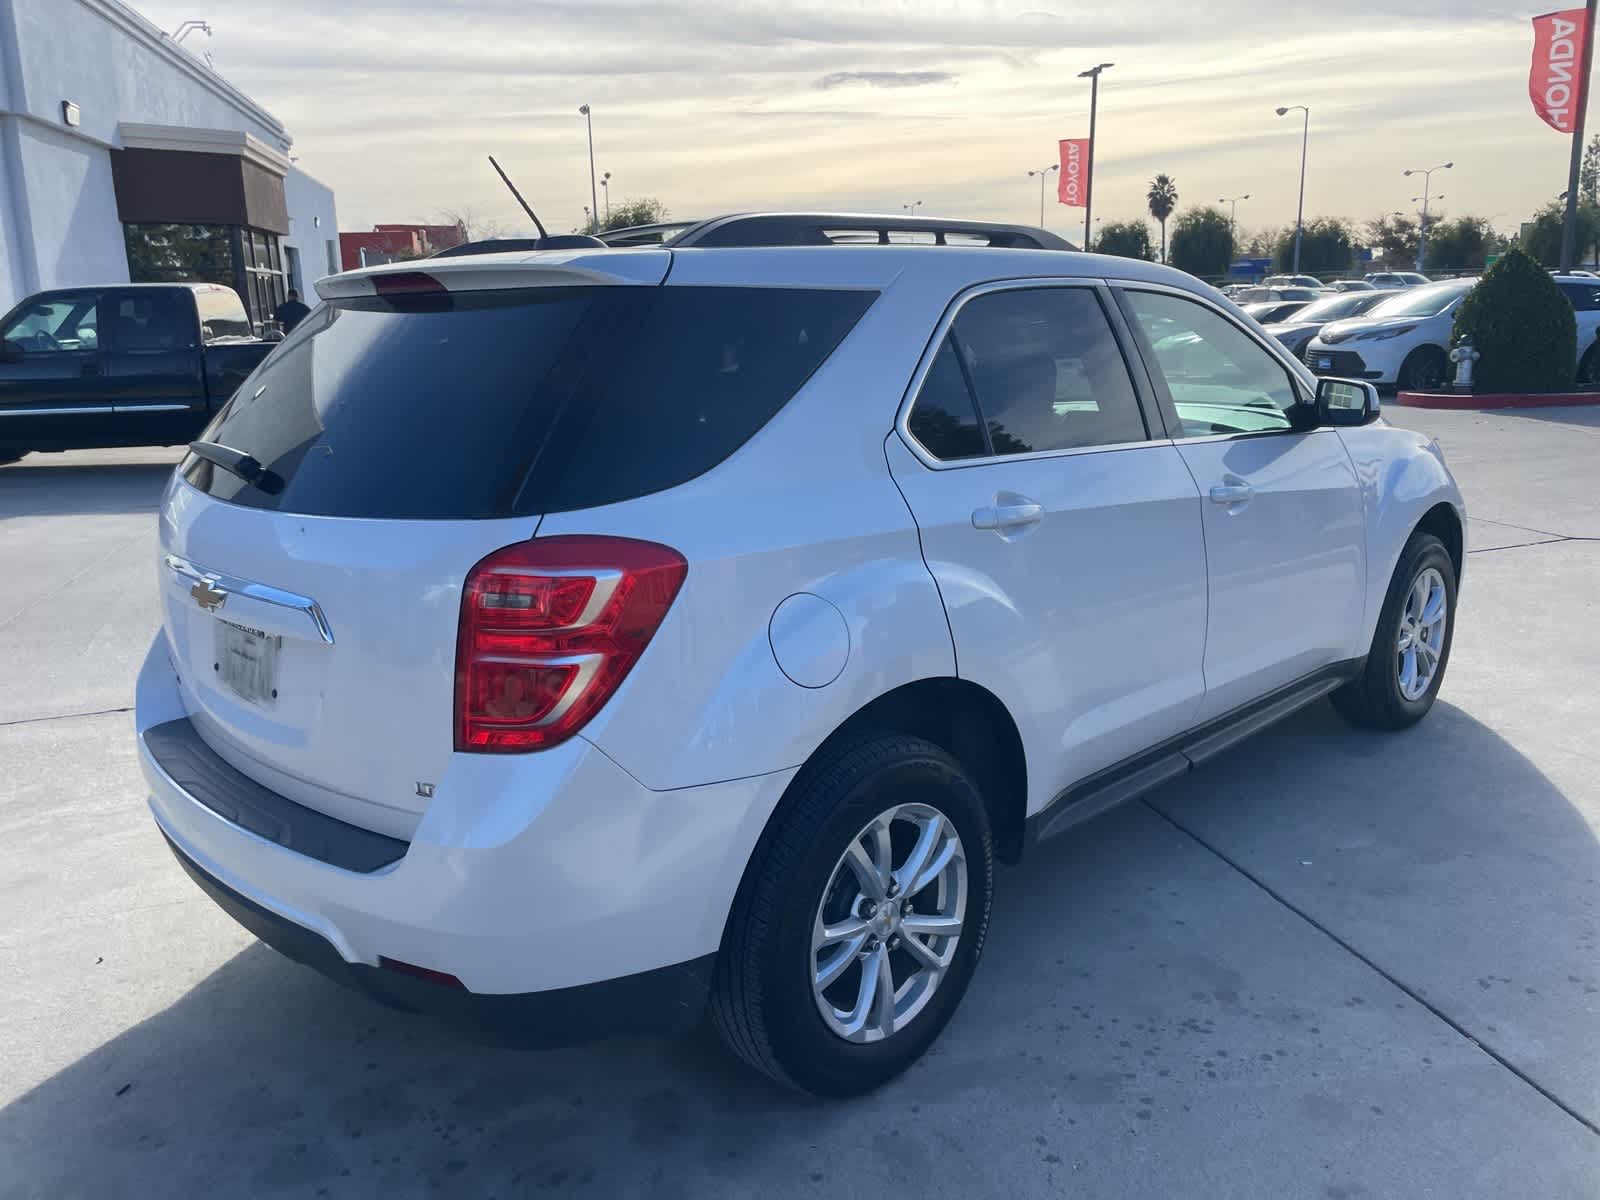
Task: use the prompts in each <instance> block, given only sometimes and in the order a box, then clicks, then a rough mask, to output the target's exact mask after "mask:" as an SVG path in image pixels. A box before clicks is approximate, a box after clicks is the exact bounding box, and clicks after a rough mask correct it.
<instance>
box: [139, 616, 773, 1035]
mask: <svg viewBox="0 0 1600 1200" xmlns="http://www.w3.org/2000/svg"><path fill="white" fill-rule="evenodd" d="M185 715H186V714H185V711H184V707H183V700H182V697H181V694H180V692H179V686H178V681H177V678H176V676H175V674H174V672H173V669H172V664H171V660H170V658H169V656H168V654H167V648H166V641H165V637H164V635H159V634H158V635H157V637H156V639H155V642H154V644H153V645H152V647H151V650H150V653H149V655H148V656H147V657H146V660H145V665H144V668H143V670H142V671H141V672H140V676H139V683H138V695H137V702H136V709H135V725H136V730H137V733H138V744H139V751H140V762H141V765H142V767H143V770H144V774H145V779H146V782H147V783H148V785H149V791H150V810H151V814H152V816H153V817H154V819H155V822H156V825H157V826H158V828H159V829H160V830H161V832H162V834H163V835H164V836H165V837H166V839H167V841H168V842H170V843H171V845H172V847H173V849H174V850H175V851H176V852H177V853H178V856H179V859H180V861H182V862H183V863H184V864H185V867H186V868H187V869H189V870H190V872H191V874H196V873H198V874H196V879H197V882H200V883H201V885H202V887H204V888H205V889H206V891H207V892H208V893H209V894H211V895H212V897H213V898H214V899H217V900H218V903H221V904H222V905H223V907H224V908H226V909H228V911H229V912H231V913H232V914H233V915H234V916H235V917H236V919H239V920H240V921H241V923H243V924H245V925H246V926H247V927H248V928H250V929H252V930H253V931H254V932H256V933H257V934H258V936H261V937H263V938H264V940H267V941H268V942H270V943H271V944H273V945H274V946H277V947H279V948H280V949H283V950H285V952H286V953H288V954H289V955H290V957H293V958H298V959H301V960H302V961H308V962H310V963H311V964H312V965H314V966H317V967H318V968H319V969H322V970H323V971H324V973H326V974H329V975H332V976H334V977H336V978H340V979H342V980H343V981H344V982H355V983H356V984H357V985H358V986H360V987H362V988H363V989H364V990H367V991H378V992H380V993H382V994H392V993H393V992H394V988H395V987H396V986H398V987H399V988H400V989H401V991H402V992H405V993H411V992H414V990H415V989H414V988H413V987H412V986H411V985H412V984H413V983H418V984H420V983H422V981H420V980H412V979H410V978H409V977H401V976H396V977H394V978H391V977H390V976H391V975H392V974H393V973H392V972H391V971H388V970H380V961H381V960H382V959H392V960H397V961H399V962H401V963H408V964H412V965H414V966H418V967H423V968H426V969H427V970H429V971H434V972H441V973H443V974H447V975H451V976H454V977H455V978H456V979H457V980H459V981H460V982H461V984H462V985H463V987H464V988H465V989H466V991H467V992H468V993H473V994H474V995H473V996H471V997H470V1000H472V1001H477V1000H488V1001H490V1003H489V1004H488V1005H487V1006H486V1007H487V1008H489V1009H493V1008H496V1007H508V1008H517V1007H525V1006H528V1005H529V1004H530V1003H531V1002H532V1001H531V998H530V997H529V996H528V994H529V993H561V992H567V991H570V990H572V989H580V988H585V987H587V986H588V985H592V984H601V983H606V982H608V981H616V985H617V987H619V988H620V989H621V993H622V994H625V995H633V994H635V993H636V992H637V991H638V990H639V989H641V988H644V987H645V984H648V988H647V989H646V990H649V991H651V992H655V991H657V990H658V989H660V988H664V993H663V994H664V995H665V996H667V997H668V999H667V1000H659V999H658V1000H656V1001H653V1002H652V1003H654V1004H660V1005H664V1006H665V1009H667V1010H676V1009H677V1008H681V1007H683V1005H684V1004H685V1003H689V1002H692V1001H693V1000H694V999H695V995H696V992H697V987H696V986H695V982H694V981H695V979H696V978H697V977H699V976H700V975H701V974H703V972H702V971H701V969H700V967H699V966H697V965H696V964H697V963H698V962H699V960H702V959H704V958H705V957H706V956H708V955H711V954H714V953H715V951H716V950H717V948H718V946H719V944H720V942H721V939H722V931H723V926H724V925H725V923H726V920H727V914H728V910H729V908H730V907H731V906H732V902H733V896H734V893H735V892H736V890H737V889H738V885H739V881H740V879H741V878H742V876H743V873H744V870H745V866H746V864H747V863H748V862H749V859H750V855H751V853H752V852H753V851H754V848H755V845H756V842H757V840H758V839H759V837H760V835H761V831H762V829H763V828H764V827H765V825H766V822H767V819H768V817H769V816H770V815H771V813H772V810H773V809H774V808H775V807H776V805H777V802H778V799H779V798H780V797H781V796H782V794H783V790H784V788H785V787H786V786H787V785H788V782H789V780H790V779H792V778H793V776H794V771H793V770H788V771H782V772H778V773H775V774H770V775H762V776H757V777H755V778H750V779H740V780H732V781H728V782H725V783H719V784H711V785H707V786H705V787H695V788H682V789H679V790H676V791H670V792H653V791H651V790H649V789H648V788H646V787H644V786H643V785H642V784H640V783H639V782H638V781H637V780H636V779H634V778H633V777H632V776H631V775H629V774H628V773H627V772H625V771H623V770H622V768H620V767H618V766H617V765H616V764H615V763H614V762H612V760H611V759H610V758H608V757H606V755H604V754H603V753H601V752H600V751H599V750H597V749H596V748H595V747H593V746H592V745H590V744H589V743H588V742H585V741H583V740H582V739H581V738H574V739H572V740H571V741H569V742H566V743H564V744H562V745H560V746H557V747H554V748H552V749H550V750H547V751H542V752H540V753H537V754H527V755H473V754H457V755H454V756H453V757H452V759H451V761H450V764H449V766H448V768H447V770H446V771H445V772H444V773H443V774H442V776H441V777H440V778H439V780H438V781H437V786H436V790H435V792H434V797H433V799H432V800H431V801H430V803H429V806H428V809H427V811H426V812H425V813H424V814H423V816H422V819H421V821H420V823H419V824H418V825H417V827H416V830H415V832H414V834H413V835H412V837H411V839H410V841H409V842H398V841H395V840H394V839H382V840H384V841H389V842H393V843H394V845H395V846H396V847H399V848H400V853H399V854H398V856H397V857H396V856H392V855H390V856H387V857H389V861H386V862H377V865H375V866H374V865H372V864H373V862H374V861H376V860H378V859H383V858H385V857H386V855H376V856H374V857H373V858H369V859H368V860H366V861H364V862H357V861H354V860H351V859H343V860H342V861H343V863H344V865H340V861H341V858H340V856H341V855H343V854H345V853H347V852H348V850H349V846H348V845H347V843H346V842H345V841H344V840H341V838H334V839H332V840H329V839H328V838H327V837H323V838H322V839H321V840H317V839H311V840H304V839H302V838H301V837H300V831H299V830H298V829H297V828H283V827H280V825H279V824H276V823H275V822H282V823H286V824H287V825H288V826H297V825H298V824H299V823H300V822H301V819H302V816H303V815H304V814H305V813H307V812H309V810H304V809H302V810H301V812H300V813H299V814H296V813H294V812H293V811H291V810H283V809H281V808H275V807H273V806H272V805H271V804H270V803H268V802H267V801H266V800H265V799H264V798H263V797H262V796H261V794H260V793H261V791H263V790H264V789H260V788H259V785H256V784H253V782H252V781H250V780H244V785H243V786H241V785H240V784H239V782H238V780H237V779H236V778H231V777H227V776H222V777H207V778H204V779H200V780H198V781H197V779H196V778H194V777H193V776H194V774H195V772H193V771H192V770H190V769H189V768H188V767H186V766H184V764H185V763H186V762H187V761H188V760H187V759H186V758H184V757H183V756H179V757H178V759H177V760H175V759H174V756H173V753H172V751H171V750H170V748H169V747H163V746H161V744H160V743H161V736H162V735H161V733H160V731H161V730H162V728H163V727H164V726H170V725H172V723H174V722H181V721H182V720H183V718H184V716H185ZM168 732H169V733H170V732H171V731H170V729H169V730H168ZM152 735H154V736H155V740H156V743H157V748H158V749H160V752H161V753H160V755H159V756H158V755H157V753H155V752H153V751H152V746H151V738H152ZM175 761H176V763H177V765H174V763H175ZM164 764H165V765H164ZM234 774H235V776H237V775H238V773H237V772H235V773H234ZM206 787H210V788H211V789H212V791H211V792H210V793H209V794H204V795H202V794H200V793H202V792H204V791H205V788H206ZM218 789H221V790H223V791H225V792H226V791H229V790H230V789H231V798H230V796H227V795H225V796H223V797H222V798H221V799H219V798H218V795H217V794H216V792H217V790H218ZM252 789H254V790H252ZM277 799H278V800H280V801H281V800H283V798H282V797H277ZM230 804H231V805H234V806H235V807H234V809H233V811H231V813H230V808H229V806H230ZM321 815H322V814H316V813H312V814H311V816H313V817H320V816H321ZM351 828H352V827H349V826H346V827H345V829H346V830H349V829H351ZM360 832H365V831H360ZM324 833H326V831H325V830H324ZM367 836H369V837H371V836H373V835H370V834H368V835H367ZM353 868H364V869H353ZM218 889H220V891H219V890H218ZM224 897H229V898H231V899H228V900H227V902H224ZM241 906H245V907H241ZM241 914H244V915H241ZM246 916H248V917H249V919H248V920H247V919H246ZM269 934H270V936H269ZM354 968H362V969H360V970H355V969H354ZM663 971H664V972H666V974H665V975H662V974H660V973H661V972H663ZM685 973H687V975H686V974H685ZM374 977H378V978H377V979H375V978H374ZM635 977H646V978H645V980H644V981H643V983H641V982H640V981H639V980H638V979H636V978H635ZM630 979H631V980H633V982H628V981H629V980H630ZM422 986H423V987H424V988H433V989H435V990H437V991H444V992H447V993H453V994H447V995H446V996H444V997H439V996H436V995H434V994H433V992H430V991H423V992H422V993H420V995H421V997H422V999H423V1000H425V1001H427V1003H420V1002H419V1000H418V998H417V996H416V995H406V996H401V997H399V999H400V1000H401V1002H402V1003H404V1004H406V1005H407V1006H409V1007H424V1008H428V1009H429V1010H430V1011H439V1010H440V1009H441V1006H442V1008H443V1009H446V1010H454V1009H456V1008H459V1007H465V1008H468V1009H475V1008H481V1007H484V1006H480V1005H477V1004H473V1003H468V998H465V997H463V995H462V994H461V993H459V992H454V990H453V989H448V988H445V987H443V986H442V985H435V984H423V985H422ZM698 994H699V995H700V996H701V997H702V998H703V989H700V990H699V992H698ZM674 997H675V999H674ZM543 1002H548V1003H549V1004H550V1005H553V1006H554V1010H553V1011H554V1012H555V1013H556V1014H557V1015H559V1014H560V1013H561V1012H563V1011H566V1010H565V1009H563V1008H562V1006H563V1005H564V1004H567V1003H568V1001H566V1000H563V999H561V998H560V997H559V996H555V997H553V998H550V997H547V1000H546V1001H542V1002H541V1003H543ZM584 1005H585V1011H587V1007H589V1002H588V1001H587V1000H585V1001H584ZM534 1007H538V1006H537V1005H534ZM580 1015H581V1014H580ZM659 1015H664V1016H671V1017H672V1019H671V1020H669V1021H668V1022H667V1024H668V1025H672V1024H676V1023H677V1015H678V1014H675V1012H664V1013H662V1014H659ZM611 1021H612V1019H611V1018H607V1019H605V1020H603V1021H602V1025H604V1026H605V1027H606V1028H610V1029H614V1030H621V1029H640V1028H648V1027H652V1026H653V1024H654V1022H653V1021H651V1020H647V1019H644V1018H643V1017H639V1018H637V1019H635V1020H630V1021H628V1022H625V1023H623V1024H621V1025H617V1024H614V1023H611ZM583 1024H584V1025H585V1027H586V1028H589V1027H590V1026H592V1023H589V1022H584V1023H583ZM575 1036H576V1037H578V1038H582V1037H585V1036H588V1034H587V1033H579V1034H576V1035H575ZM562 1040H566V1039H562Z"/></svg>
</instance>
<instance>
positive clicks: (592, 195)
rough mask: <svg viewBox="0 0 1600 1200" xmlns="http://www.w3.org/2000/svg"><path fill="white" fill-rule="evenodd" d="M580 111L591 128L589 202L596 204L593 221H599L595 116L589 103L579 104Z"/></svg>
mask: <svg viewBox="0 0 1600 1200" xmlns="http://www.w3.org/2000/svg"><path fill="white" fill-rule="evenodd" d="M578 113H579V115H580V116H582V117H583V123H584V124H585V125H586V126H587V127H588V129H589V203H590V204H591V205H593V206H594V208H593V211H594V217H593V221H598V220H599V219H600V192H599V190H598V189H597V188H596V187H595V177H594V117H593V115H592V114H591V113H590V112H589V106H588V105H587V104H580V105H578ZM593 221H591V224H590V229H589V232H590V233H593V232H594V226H593Z"/></svg>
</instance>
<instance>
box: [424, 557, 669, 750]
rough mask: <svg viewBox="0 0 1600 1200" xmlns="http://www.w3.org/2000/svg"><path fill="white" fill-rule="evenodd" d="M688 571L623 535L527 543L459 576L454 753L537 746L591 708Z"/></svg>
mask: <svg viewBox="0 0 1600 1200" xmlns="http://www.w3.org/2000/svg"><path fill="white" fill-rule="evenodd" d="M688 570H689V566H688V564H687V563H686V562H685V561H684V559H683V556H682V555H681V554H679V553H678V552H677V551H676V550H673V549H670V548H669V547H667V546H659V545H657V544H656V543H654V542H639V541H634V540H633V539H631V538H614V537H593V536H572V537H550V538H537V539H535V540H533V541H531V542H518V543H517V544H516V545H514V546H507V547H505V548H504V549H503V550H496V551H495V552H494V553H493V554H491V555H489V557H488V558H485V559H484V560H483V561H482V562H480V563H479V564H478V565H477V566H475V567H473V568H472V571H471V573H470V574H469V575H468V576H467V582H466V587H465V588H464V589H463V591H462V596H461V629H460V635H459V637H458V639H457V643H456V740H455V741H456V749H457V750H471V751H478V752H483V753H493V752H498V753H507V752H517V751H527V750H543V749H545V748H546V747H549V746H554V745H555V744H557V743H558V742H563V741H565V740H566V739H567V738H569V737H571V736H572V735H573V734H574V733H576V732H577V731H578V730H579V729H581V728H583V726H584V724H585V723H586V722H587V721H588V720H589V718H591V717H592V716H594V714H595V713H597V712H599V711H600V709H601V707H602V706H603V705H604V704H605V702H606V701H607V700H609V699H610V698H611V695H612V693H613V692H615V691H616V690H617V687H618V686H619V685H620V684H621V683H622V681H623V680H624V679H625V678H626V677H627V674H628V672H629V671H630V670H632V669H633V664H634V663H636V662H638V661H639V656H640V655H641V654H643V653H644V648H645V647H646V646H647V645H649V644H650V639H651V638H652V637H653V636H655V632H656V630H657V629H658V628H659V627H660V625H661V621H662V618H663V617H665V616H666V615H667V610H668V609H669V608H671V607H672V601H673V599H674V598H675V597H676V596H677V594H678V589H679V588H680V587H682V586H683V579H684V576H685V575H686V574H687V573H688Z"/></svg>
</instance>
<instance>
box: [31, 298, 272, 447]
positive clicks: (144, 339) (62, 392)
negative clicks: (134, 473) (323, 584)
mask: <svg viewBox="0 0 1600 1200" xmlns="http://www.w3.org/2000/svg"><path fill="white" fill-rule="evenodd" d="M274 344H275V343H273V342H267V341H262V340H261V339H259V338H257V337H256V336H255V331H254V330H253V329H252V327H251V325H250V318H249V317H248V316H247V315H246V314H245V310H244V304H243V303H242V302H241V301H240V299H239V294H238V293H237V292H235V291H234V290H233V289H232V288H229V287H223V286H222V285H220V284H215V283H172V284H166V283H140V284H118V285H113V286H108V287H81V288H64V289H62V290H60V291H52V292H40V293H38V294H37V295H33V296H29V297H28V298H27V299H26V300H24V301H23V302H22V303H21V304H19V305H17V306H16V307H15V308H14V309H12V310H11V311H10V312H9V313H7V314H6V316H5V318H4V320H0V463H7V462H15V461H16V460H17V459H19V458H21V457H22V456H23V455H24V454H27V453H28V452H29V451H32V450H78V449H85V448H89V447H95V446H172V445H179V444H182V443H185V442H188V441H189V440H190V439H192V438H193V437H195V435H197V434H198V433H199V432H200V431H201V430H202V429H203V428H205V426H206V424H207V422H209V421H210V420H211V417H212V415H213V414H214V413H215V412H216V411H217V409H219V408H221V407H222V405H223V404H225V403H226V402H227V400H228V397H230V396H232V395H233V393H234V390H235V389H236V388H238V386H239V384H240V383H242V382H243V381H244V378H245V376H246V375H248V374H250V372H251V371H253V370H255V367H256V364H257V363H259V362H260V361H261V360H262V359H263V358H265V357H266V356H267V353H268V352H269V351H270V350H271V349H272V347H273V345H274Z"/></svg>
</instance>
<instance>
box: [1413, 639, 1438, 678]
mask: <svg viewBox="0 0 1600 1200" xmlns="http://www.w3.org/2000/svg"><path fill="white" fill-rule="evenodd" d="M1417 649H1418V650H1421V651H1422V659H1423V662H1422V666H1423V669H1424V670H1425V671H1427V672H1428V673H1429V674H1430V675H1431V674H1432V673H1433V668H1434V666H1435V665H1436V664H1437V663H1438V661H1439V651H1438V649H1437V648H1436V647H1434V646H1433V645H1432V644H1431V643H1429V642H1424V641H1422V640H1421V639H1420V638H1419V639H1418V640H1417Z"/></svg>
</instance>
